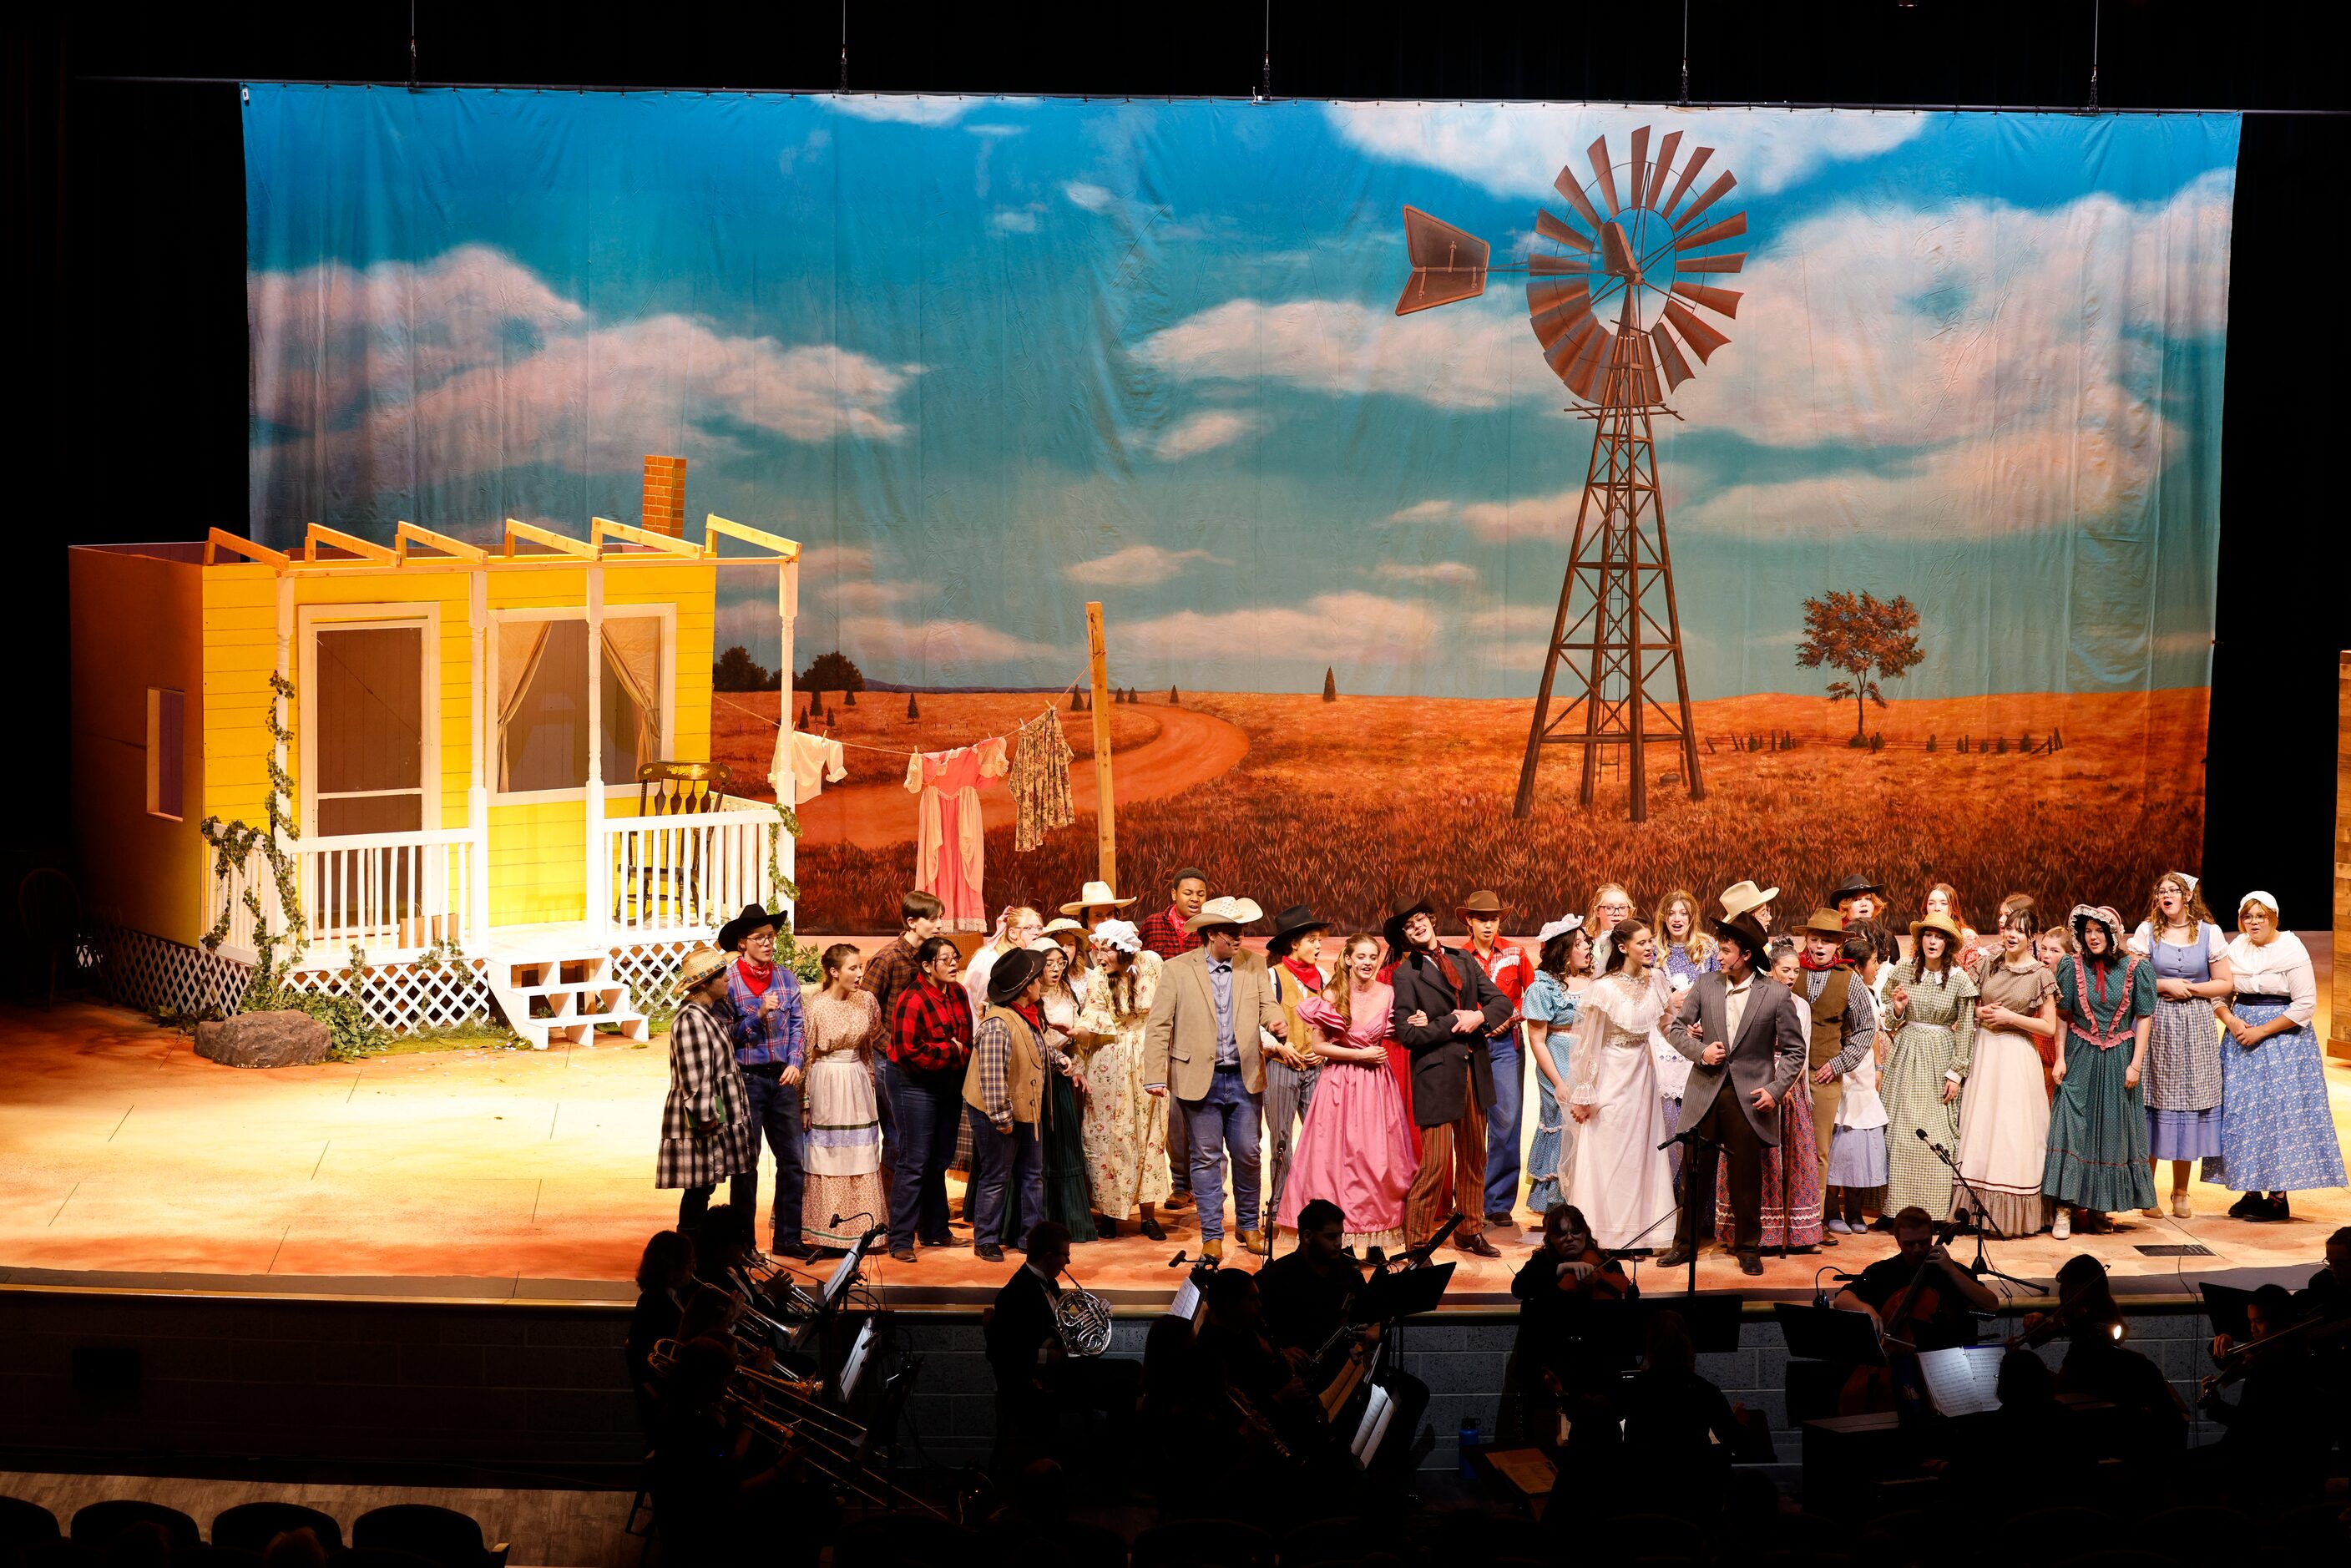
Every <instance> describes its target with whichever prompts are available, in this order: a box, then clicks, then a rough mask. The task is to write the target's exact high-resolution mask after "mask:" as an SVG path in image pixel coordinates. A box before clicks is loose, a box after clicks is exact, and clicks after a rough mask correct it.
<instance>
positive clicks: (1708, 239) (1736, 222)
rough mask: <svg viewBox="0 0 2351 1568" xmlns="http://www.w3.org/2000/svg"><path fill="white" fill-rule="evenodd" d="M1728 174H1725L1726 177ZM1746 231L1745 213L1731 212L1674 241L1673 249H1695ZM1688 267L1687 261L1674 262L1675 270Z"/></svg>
mask: <svg viewBox="0 0 2351 1568" xmlns="http://www.w3.org/2000/svg"><path fill="white" fill-rule="evenodd" d="M1727 177H1728V176H1726V178H1727ZM1746 232H1747V214H1745V213H1733V214H1730V215H1729V217H1727V218H1725V219H1723V220H1722V221H1721V222H1720V223H1719V224H1708V225H1706V227H1704V228H1702V229H1700V230H1698V233H1696V234H1692V235H1683V236H1682V237H1681V238H1679V239H1677V240H1676V241H1674V249H1675V250H1677V251H1685V250H1696V249H1697V248H1698V246H1702V245H1712V244H1713V243H1714V242H1715V241H1717V240H1719V239H1736V238H1738V237H1739V236H1740V235H1743V234H1745V233H1746ZM1689 268H1690V264H1689V263H1688V262H1686V261H1677V262H1676V263H1674V269H1675V270H1676V271H1677V272H1687V271H1688V270H1689Z"/></svg>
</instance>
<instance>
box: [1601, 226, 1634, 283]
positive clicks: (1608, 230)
mask: <svg viewBox="0 0 2351 1568" xmlns="http://www.w3.org/2000/svg"><path fill="white" fill-rule="evenodd" d="M1600 265H1601V266H1602V267H1604V269H1605V270H1606V271H1607V272H1608V274H1609V275H1610V276H1611V277H1632V276H1633V275H1634V274H1635V273H1637V272H1639V271H1640V270H1641V268H1640V264H1639V263H1638V262H1636V261H1635V260H1634V259H1633V242H1632V241H1631V240H1630V239H1628V238H1626V237H1625V225H1622V224H1620V223H1618V222H1616V221H1615V220H1614V218H1611V219H1610V220H1609V221H1608V222H1607V223H1605V224H1603V225H1601V227H1600Z"/></svg>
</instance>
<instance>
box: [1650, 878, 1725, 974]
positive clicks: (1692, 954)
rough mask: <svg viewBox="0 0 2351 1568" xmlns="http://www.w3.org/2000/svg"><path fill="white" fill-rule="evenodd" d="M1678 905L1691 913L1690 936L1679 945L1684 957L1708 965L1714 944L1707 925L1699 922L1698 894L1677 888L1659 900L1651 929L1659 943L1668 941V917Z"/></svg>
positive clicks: (1701, 964) (1683, 888)
mask: <svg viewBox="0 0 2351 1568" xmlns="http://www.w3.org/2000/svg"><path fill="white" fill-rule="evenodd" d="M1675 904H1680V905H1681V906H1682V907H1683V908H1684V909H1686V910H1687V911H1688V912H1689V935H1688V936H1685V937H1683V938H1682V939H1681V942H1680V943H1679V944H1678V946H1680V947H1681V950H1682V956H1684V957H1687V959H1688V960H1689V961H1690V962H1691V963H1693V964H1697V965H1699V966H1701V967H1702V966H1704V964H1705V963H1706V956H1707V955H1708V953H1711V952H1713V951H1714V942H1713V939H1712V938H1710V937H1708V936H1707V934H1706V927H1705V925H1702V924H1701V923H1700V922H1699V920H1698V894H1695V893H1692V892H1691V891H1690V890H1689V889H1687V888H1686V887H1677V888H1676V889H1674V890H1673V891H1672V892H1671V893H1668V894H1666V896H1665V897H1663V898H1661V899H1659V900H1657V912H1656V915H1652V916H1651V917H1650V920H1649V929H1650V930H1651V931H1653V932H1655V933H1656V936H1657V939H1658V940H1659V941H1666V940H1668V938H1667V936H1666V931H1667V926H1666V916H1667V915H1671V914H1672V913H1673V912H1674V905H1675Z"/></svg>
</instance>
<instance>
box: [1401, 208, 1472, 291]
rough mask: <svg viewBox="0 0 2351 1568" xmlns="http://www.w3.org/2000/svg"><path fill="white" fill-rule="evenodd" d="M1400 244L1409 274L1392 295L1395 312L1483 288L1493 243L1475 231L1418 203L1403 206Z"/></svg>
mask: <svg viewBox="0 0 2351 1568" xmlns="http://www.w3.org/2000/svg"><path fill="white" fill-rule="evenodd" d="M1404 244H1405V254H1406V255H1407V256H1410V257H1411V258H1412V276H1411V277H1409V278H1407V279H1406V280H1405V286H1404V292H1403V294H1401V295H1399V296H1398V297H1397V298H1396V308H1395V313H1396V314H1397V315H1399V316H1409V315H1411V314H1412V313H1413V312H1414V311H1416V310H1429V309H1434V308H1436V307H1437V306H1439V305H1451V304H1453V303H1455V302H1456V301H1458V300H1463V299H1475V298H1477V297H1478V296H1479V295H1480V294H1483V293H1485V292H1486V271H1487V267H1486V262H1487V258H1488V257H1489V256H1491V255H1492V254H1493V247H1492V246H1489V245H1488V244H1487V243H1486V242H1485V241H1484V240H1481V239H1479V237H1478V236H1477V235H1473V234H1471V233H1469V232H1468V230H1466V229H1458V228H1455V227H1454V226H1453V225H1451V224H1448V223H1447V222H1445V221H1444V220H1443V219H1442V218H1433V217H1430V216H1429V215H1428V214H1426V213H1424V212H1422V211H1421V210H1420V209H1419V208H1418V207H1406V208H1405V210H1404Z"/></svg>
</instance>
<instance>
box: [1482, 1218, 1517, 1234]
mask: <svg viewBox="0 0 2351 1568" xmlns="http://www.w3.org/2000/svg"><path fill="white" fill-rule="evenodd" d="M1486 1228H1487V1229H1489V1230H1516V1229H1517V1228H1519V1217H1518V1216H1517V1215H1515V1214H1489V1215H1488V1216H1487V1217H1486Z"/></svg>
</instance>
